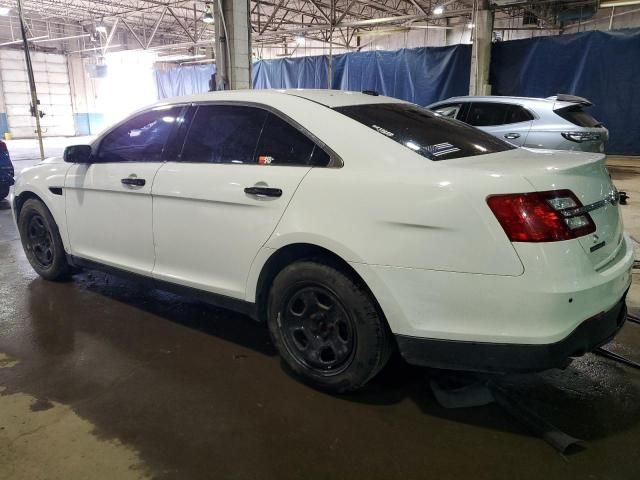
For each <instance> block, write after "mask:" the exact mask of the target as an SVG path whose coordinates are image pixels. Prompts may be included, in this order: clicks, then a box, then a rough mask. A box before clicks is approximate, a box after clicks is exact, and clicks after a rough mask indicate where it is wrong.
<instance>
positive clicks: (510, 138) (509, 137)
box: [504, 133, 520, 140]
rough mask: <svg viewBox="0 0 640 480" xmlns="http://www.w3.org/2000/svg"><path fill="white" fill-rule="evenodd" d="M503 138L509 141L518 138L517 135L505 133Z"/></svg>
mask: <svg viewBox="0 0 640 480" xmlns="http://www.w3.org/2000/svg"><path fill="white" fill-rule="evenodd" d="M504 138H508V139H509V140H514V139H516V138H520V134H519V133H505V134H504Z"/></svg>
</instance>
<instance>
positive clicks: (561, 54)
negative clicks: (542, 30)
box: [490, 29, 640, 155]
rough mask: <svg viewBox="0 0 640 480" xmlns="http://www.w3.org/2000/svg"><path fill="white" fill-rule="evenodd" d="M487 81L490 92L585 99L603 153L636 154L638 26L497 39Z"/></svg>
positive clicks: (639, 143) (639, 140) (639, 133)
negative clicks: (600, 129)
mask: <svg viewBox="0 0 640 480" xmlns="http://www.w3.org/2000/svg"><path fill="white" fill-rule="evenodd" d="M490 83H491V85H492V88H493V90H492V92H493V94H494V95H517V96H528V97H548V96H551V95H555V94H556V93H570V94H575V95H579V96H581V97H585V98H588V99H589V100H591V101H592V102H593V103H594V106H593V107H591V109H590V113H591V114H592V115H593V116H594V117H595V118H597V119H598V120H599V121H601V122H602V123H604V125H605V126H606V127H607V128H608V129H609V132H610V140H609V143H608V145H607V153H618V154H628V155H629V154H636V155H638V154H640V88H639V87H640V29H632V30H631V29H630V30H619V31H610V32H601V31H591V32H584V33H577V34H572V35H562V36H557V37H537V38H532V39H528V40H514V41H510V42H501V43H496V44H494V45H493V50H492V59H491V78H490Z"/></svg>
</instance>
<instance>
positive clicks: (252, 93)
mask: <svg viewBox="0 0 640 480" xmlns="http://www.w3.org/2000/svg"><path fill="white" fill-rule="evenodd" d="M275 95H290V96H294V97H299V98H302V99H305V100H309V101H311V102H315V103H319V104H321V105H325V106H327V107H330V108H336V107H346V106H350V105H367V104H372V103H406V102H404V101H403V100H398V99H397V98H391V97H385V96H382V95H377V94H372V93H363V92H351V91H344V90H328V89H323V90H321V89H303V88H299V89H269V90H226V91H218V92H207V93H200V94H197V95H188V96H184V97H173V98H167V99H164V100H162V101H160V102H158V105H171V104H180V103H189V102H193V103H202V102H211V101H234V100H235V101H253V102H258V103H260V102H264V103H269V102H270V101H273V99H274V96H275Z"/></svg>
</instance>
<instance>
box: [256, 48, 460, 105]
mask: <svg viewBox="0 0 640 480" xmlns="http://www.w3.org/2000/svg"><path fill="white" fill-rule="evenodd" d="M470 58H471V46H470V45H454V46H451V47H423V48H405V49H401V50H395V51H373V52H357V53H346V54H342V55H336V56H334V57H333V68H332V71H333V75H332V77H333V78H332V87H333V88H337V89H341V90H355V91H360V90H375V91H377V92H378V93H380V94H382V95H388V96H391V97H396V98H401V99H403V100H408V101H411V102H415V103H418V104H421V105H427V104H429V103H432V102H435V101H436V100H439V99H441V98H447V97H451V96H454V95H464V94H466V93H467V92H468V91H469V64H470ZM327 77H328V58H327V57H326V56H316V57H301V58H286V59H278V60H260V61H258V62H256V63H255V64H254V67H253V85H254V88H327V80H328V78H327Z"/></svg>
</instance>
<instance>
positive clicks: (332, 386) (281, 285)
mask: <svg viewBox="0 0 640 480" xmlns="http://www.w3.org/2000/svg"><path fill="white" fill-rule="evenodd" d="M267 323H268V325H269V332H270V334H271V338H272V339H273V342H274V344H275V346H276V348H277V349H278V351H279V352H280V356H281V357H282V359H283V360H284V362H285V364H286V365H287V366H288V367H289V370H290V371H292V372H293V373H294V374H295V375H296V376H297V377H299V378H300V379H301V380H302V381H304V382H305V383H308V384H310V385H312V386H314V387H316V388H319V389H322V390H326V391H330V392H346V391H350V390H356V389H358V388H360V387H362V386H363V385H364V384H365V383H367V382H368V381H369V380H370V379H371V378H373V377H374V376H375V375H376V374H377V373H378V372H379V371H380V370H381V369H382V367H384V365H385V364H386V362H387V360H388V359H389V356H390V354H391V349H392V346H393V342H392V337H391V332H390V331H389V327H388V326H387V323H386V320H385V318H384V316H383V315H382V312H381V311H380V309H379V307H378V305H377V303H376V302H375V300H374V299H373V297H372V296H371V293H370V292H369V291H368V290H367V289H366V287H365V286H364V285H363V284H362V283H361V282H359V281H358V279H356V278H355V277H354V276H352V275H350V274H349V273H347V272H345V271H343V270H341V269H340V268H336V267H334V266H330V265H326V264H322V263H319V262H315V261H298V262H295V263H292V264H291V265H288V266H287V267H285V268H284V269H283V270H282V271H280V273H278V275H277V276H276V278H275V279H274V281H273V284H272V286H271V290H270V292H269V302H268V306H267Z"/></svg>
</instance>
